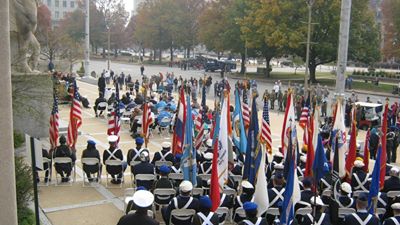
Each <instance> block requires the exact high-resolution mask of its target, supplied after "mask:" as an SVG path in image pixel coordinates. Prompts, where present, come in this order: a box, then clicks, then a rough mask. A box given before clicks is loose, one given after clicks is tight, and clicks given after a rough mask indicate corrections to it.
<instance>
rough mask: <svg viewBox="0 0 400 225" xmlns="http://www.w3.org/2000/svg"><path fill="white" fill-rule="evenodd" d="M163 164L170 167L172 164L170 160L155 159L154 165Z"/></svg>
mask: <svg viewBox="0 0 400 225" xmlns="http://www.w3.org/2000/svg"><path fill="white" fill-rule="evenodd" d="M163 165H166V166H169V167H171V166H172V162H170V161H156V162H155V166H156V167H161V166H163Z"/></svg>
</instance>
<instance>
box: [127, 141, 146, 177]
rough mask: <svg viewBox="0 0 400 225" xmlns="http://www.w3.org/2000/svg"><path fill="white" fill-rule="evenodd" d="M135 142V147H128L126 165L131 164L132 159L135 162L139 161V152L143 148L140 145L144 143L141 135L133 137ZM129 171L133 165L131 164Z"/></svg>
mask: <svg viewBox="0 0 400 225" xmlns="http://www.w3.org/2000/svg"><path fill="white" fill-rule="evenodd" d="M135 142H136V147H135V148H132V149H129V151H128V154H127V157H126V158H127V163H128V165H132V161H135V162H137V163H139V162H140V157H139V156H140V152H141V151H142V150H143V148H142V146H143V143H144V139H143V138H142V137H137V138H136V139H135ZM131 172H133V166H131Z"/></svg>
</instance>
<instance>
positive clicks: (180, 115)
mask: <svg viewBox="0 0 400 225" xmlns="http://www.w3.org/2000/svg"><path fill="white" fill-rule="evenodd" d="M185 121H186V100H185V91H184V88H183V86H182V88H181V90H180V95H179V104H178V111H177V114H176V119H175V128H174V134H173V144H172V153H173V154H174V155H176V154H182V152H183V141H184V136H185Z"/></svg>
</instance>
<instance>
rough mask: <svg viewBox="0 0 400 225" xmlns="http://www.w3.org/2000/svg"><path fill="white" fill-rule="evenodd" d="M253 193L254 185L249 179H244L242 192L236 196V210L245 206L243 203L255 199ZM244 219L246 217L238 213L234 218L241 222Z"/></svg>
mask: <svg viewBox="0 0 400 225" xmlns="http://www.w3.org/2000/svg"><path fill="white" fill-rule="evenodd" d="M253 195H254V186H253V185H252V184H251V183H250V182H248V181H247V180H244V181H242V194H241V195H239V196H236V199H235V204H234V207H233V209H234V210H236V209H237V208H239V207H243V204H244V203H245V202H251V201H254V197H253ZM242 219H244V218H242V217H240V216H239V215H236V216H235V218H234V220H235V222H239V221H241V220H242Z"/></svg>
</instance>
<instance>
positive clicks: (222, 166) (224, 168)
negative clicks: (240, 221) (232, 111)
mask: <svg viewBox="0 0 400 225" xmlns="http://www.w3.org/2000/svg"><path fill="white" fill-rule="evenodd" d="M228 98H229V96H227V95H225V97H224V98H223V102H222V108H221V119H220V121H219V122H220V123H219V132H218V138H217V139H218V142H217V143H218V157H217V158H218V178H219V188H220V191H221V192H222V191H223V190H224V185H225V184H226V183H227V181H228V172H229V171H228V121H227V119H228V115H229V111H228V110H229V106H228ZM229 126H230V124H229ZM214 157H216V156H214Z"/></svg>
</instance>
